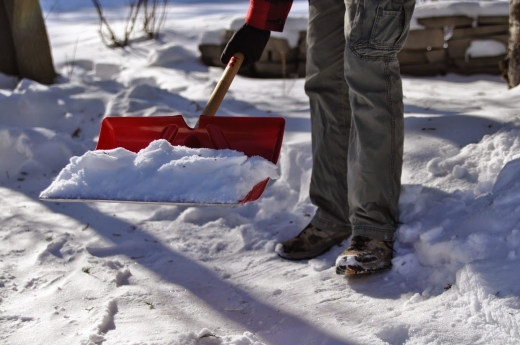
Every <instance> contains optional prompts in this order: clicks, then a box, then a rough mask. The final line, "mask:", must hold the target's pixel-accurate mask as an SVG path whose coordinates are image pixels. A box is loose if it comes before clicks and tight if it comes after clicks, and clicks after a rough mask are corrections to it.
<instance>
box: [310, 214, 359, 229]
mask: <svg viewBox="0 0 520 345" xmlns="http://www.w3.org/2000/svg"><path fill="white" fill-rule="evenodd" d="M311 224H312V225H314V226H315V227H317V228H318V229H322V230H328V231H334V232H352V227H351V226H350V225H345V224H341V225H339V224H335V223H331V222H328V221H326V220H323V219H321V218H319V217H317V216H314V218H313V219H312V221H311Z"/></svg>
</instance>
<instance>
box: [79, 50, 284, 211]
mask: <svg viewBox="0 0 520 345" xmlns="http://www.w3.org/2000/svg"><path fill="white" fill-rule="evenodd" d="M243 60H244V55H243V54H241V53H237V54H235V56H233V57H232V58H231V60H230V61H229V64H228V65H227V67H226V69H225V70H224V73H223V74H222V77H221V79H220V81H219V82H218V84H217V86H216V87H215V90H214V91H213V94H212V95H211V97H210V99H209V101H208V103H207V105H206V107H205V108H204V110H203V111H202V114H203V115H201V116H200V118H199V121H198V124H197V125H196V127H195V128H191V127H189V126H188V125H187V124H186V122H185V121H184V119H183V117H182V115H176V116H155V117H132V116H129V117H107V118H105V119H104V120H103V122H102V124H101V131H100V135H99V141H98V144H97V147H96V150H108V149H114V148H117V147H122V148H125V149H127V150H129V151H133V152H138V151H139V150H141V149H144V148H146V147H147V146H148V145H149V144H150V143H151V142H152V141H154V140H157V139H166V140H168V141H169V142H170V143H171V144H172V145H174V146H187V147H191V148H210V149H232V150H236V151H241V152H243V153H244V154H245V155H246V156H248V157H251V156H260V157H263V158H265V159H267V160H269V161H271V162H272V163H274V164H276V163H277V161H278V156H279V155H280V149H281V146H282V139H283V133H284V128H285V120H284V119H283V118H281V117H233V116H226V117H225V116H219V117H215V114H216V112H217V110H218V108H219V106H220V104H221V103H222V100H223V99H224V96H225V95H226V92H227V90H228V89H229V86H230V85H231V82H232V81H233V79H234V77H235V75H236V74H237V72H238V70H239V68H240V66H241V64H242V62H243ZM268 181H269V179H266V180H264V181H262V182H260V183H259V184H257V185H256V186H255V187H254V188H253V189H252V190H251V191H250V192H249V194H247V196H246V197H245V198H244V199H243V200H240V201H239V203H240V204H244V203H246V202H248V201H254V200H256V199H258V198H259V197H260V196H261V195H262V193H263V191H264V189H265V187H266V185H267V183H268ZM70 201H72V200H70ZM76 201H80V200H76ZM99 201H117V200H99ZM136 202H141V201H136Z"/></svg>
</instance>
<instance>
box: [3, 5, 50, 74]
mask: <svg viewBox="0 0 520 345" xmlns="http://www.w3.org/2000/svg"><path fill="white" fill-rule="evenodd" d="M0 52H1V53H0V72H2V73H5V74H10V75H17V76H18V77H20V78H28V79H32V80H35V81H37V82H39V83H42V84H52V83H53V82H54V79H55V77H56V72H55V71H54V64H53V61H52V55H51V49H50V45H49V38H48V36H47V30H46V28H45V22H44V20H43V15H42V11H41V8H40V3H39V1H38V0H0Z"/></svg>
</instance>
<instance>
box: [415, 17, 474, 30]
mask: <svg viewBox="0 0 520 345" xmlns="http://www.w3.org/2000/svg"><path fill="white" fill-rule="evenodd" d="M417 23H419V24H420V25H422V26H424V27H425V28H426V29H442V28H444V27H445V26H453V27H456V28H469V27H471V26H472V25H473V18H470V17H466V16H446V17H429V18H417Z"/></svg>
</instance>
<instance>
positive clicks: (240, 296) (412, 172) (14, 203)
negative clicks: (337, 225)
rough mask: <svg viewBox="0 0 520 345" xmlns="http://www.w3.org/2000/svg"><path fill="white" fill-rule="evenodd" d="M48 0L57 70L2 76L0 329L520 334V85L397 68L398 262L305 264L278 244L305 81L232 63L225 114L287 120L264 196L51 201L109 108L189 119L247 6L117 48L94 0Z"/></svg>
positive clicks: (176, 9)
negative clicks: (354, 272)
mask: <svg viewBox="0 0 520 345" xmlns="http://www.w3.org/2000/svg"><path fill="white" fill-rule="evenodd" d="M122 2H124V1H121V0H120V1H115V0H114V1H113V3H116V4H120V3H122ZM55 3H58V2H56V1H54V0H48V1H44V0H42V4H43V5H44V8H45V9H46V22H47V26H48V31H49V37H50V41H51V44H52V49H53V55H54V59H55V64H56V66H57V69H58V70H59V72H60V73H61V74H62V77H61V79H60V80H61V81H60V83H58V84H55V85H52V86H43V85H39V84H37V83H35V82H32V81H29V80H22V81H20V82H18V81H16V80H13V79H12V78H10V77H7V76H2V75H0V87H1V88H0V162H2V163H1V171H0V202H1V203H2V205H3V206H2V208H1V209H0V225H1V227H0V241H1V242H0V243H1V245H0V343H1V344H23V345H28V344H66V345H70V344H105V345H108V344H179V345H187V344H233V345H249V344H251V345H252V344H255V345H258V344H275V345H279V344H309V345H315V344H392V345H394V344H468V345H469V344H500V345H503V344H518V343H520V327H519V322H520V312H519V310H520V275H519V274H518V272H519V268H518V267H519V266H520V182H519V181H520V155H519V154H520V89H518V88H516V89H512V90H507V87H506V85H505V83H504V82H502V81H501V80H500V79H499V78H498V77H495V76H484V75H480V76H472V77H462V76H457V75H448V76H445V77H435V78H411V77H404V81H403V82H404V93H405V100H404V101H405V112H406V114H405V116H406V122H405V125H406V142H405V165H404V173H403V192H402V197H401V201H400V206H401V221H402V223H403V224H402V225H401V227H400V228H399V234H398V241H397V242H396V245H395V248H396V250H397V252H396V254H395V259H394V261H393V263H394V266H393V268H392V270H389V271H388V272H385V273H382V274H378V275H373V276H369V277H363V278H356V277H354V278H345V277H343V276H337V275H336V274H335V270H334V268H333V266H334V261H335V259H336V256H337V255H338V254H339V253H340V252H341V251H342V250H343V248H344V247H345V246H346V245H347V244H348V241H345V242H344V243H343V244H342V246H341V247H340V246H338V247H335V248H333V249H332V250H331V251H330V252H329V253H327V254H325V255H322V256H320V257H318V258H316V259H313V260H308V261H301V262H291V261H285V260H282V259H280V258H279V257H278V256H277V255H276V254H275V253H274V251H273V249H274V246H275V245H276V243H277V242H278V241H280V240H285V239H288V238H290V237H292V236H294V235H295V234H297V233H298V232H299V231H300V230H301V228H302V227H304V226H305V225H306V224H307V223H308V221H309V220H310V217H311V215H312V214H313V211H314V208H313V206H312V205H311V204H310V202H309V198H308V195H307V192H308V184H309V178H310V171H311V166H312V161H311V156H310V152H311V148H310V121H309V107H308V104H307V99H306V96H305V94H304V92H303V80H301V79H298V80H280V79H269V80H259V79H255V80H253V79H248V78H244V77H237V78H236V80H235V82H234V83H233V84H232V86H231V89H230V92H229V94H228V97H227V99H226V100H225V101H224V102H223V104H222V107H221V108H220V110H219V112H218V114H219V115H227V116H283V117H284V118H285V119H286V121H287V127H286V133H285V139H284V144H283V147H282V154H281V157H280V161H279V164H278V169H279V172H280V174H281V177H280V178H279V179H278V180H273V181H271V183H270V184H269V186H268V187H267V189H266V190H265V192H264V194H263V196H262V198H260V199H259V200H258V201H256V202H253V203H248V204H246V205H245V206H241V207H236V208H229V207H224V208H222V207H189V206H160V205H159V206H158V205H148V204H127V203H121V204H117V203H116V204H112V203H54V202H53V203H48V202H42V201H40V200H39V199H38V195H39V194H40V192H41V191H42V190H44V189H45V188H46V187H48V186H49V185H50V184H51V182H52V181H53V179H55V178H56V177H57V175H58V173H59V172H60V170H61V169H62V168H63V167H64V166H65V165H66V164H67V163H68V162H69V159H70V158H71V157H73V156H80V155H82V154H84V153H85V152H86V151H88V150H92V149H94V147H95V144H96V141H97V136H98V134H99V125H100V122H101V120H102V118H103V117H105V116H124V115H143V116H153V115H177V114H182V115H184V116H185V118H186V120H187V121H188V122H189V123H192V124H194V123H195V122H196V120H197V116H198V115H200V110H201V109H202V107H203V106H204V104H205V101H206V100H207V98H208V97H209V95H210V93H211V91H212V89H213V87H214V86H215V83H216V81H217V80H218V78H219V77H220V74H221V72H222V71H221V70H219V69H217V68H208V67H205V66H204V65H202V64H201V63H200V62H199V60H198V55H199V53H198V50H197V45H198V42H199V39H200V37H201V35H202V34H203V33H204V32H206V31H208V30H211V29H213V28H215V27H222V26H225V25H227V24H229V23H230V22H231V21H232V20H233V19H234V18H236V16H240V15H243V14H244V13H245V11H246V10H247V2H246V1H241V2H238V1H236V2H234V1H227V2H226V1H222V2H218V3H217V2H214V3H211V4H205V3H198V2H197V3H196V4H195V3H191V4H186V3H182V2H181V1H177V2H175V3H174V4H173V5H172V6H171V8H170V9H169V14H168V20H167V22H166V25H165V27H164V29H163V30H162V33H163V34H162V36H161V38H160V40H158V41H137V42H135V43H134V44H133V45H132V46H131V47H129V48H125V49H124V50H122V49H119V50H110V49H108V48H105V47H104V46H103V45H102V44H101V42H100V39H99V37H98V34H97V29H98V24H97V19H96V14H95V12H94V10H93V9H92V7H91V6H90V5H89V1H86V0H85V1H83V0H82V1H77V3H76V6H72V5H71V3H72V2H63V3H62V4H61V5H62V6H61V8H59V7H57V6H54V7H53V6H52V5H53V4H55ZM306 3H307V2H306V1H297V2H296V3H295V6H294V8H293V11H292V15H294V16H305V15H306ZM80 4H84V5H85V6H86V8H83V7H81V6H79V5H80ZM110 11H112V12H111V15H114V16H117V15H119V16H120V17H122V16H123V15H124V13H123V11H122V10H121V9H120V8H112V9H110ZM117 178H118V177H117V176H115V177H114V179H117Z"/></svg>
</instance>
